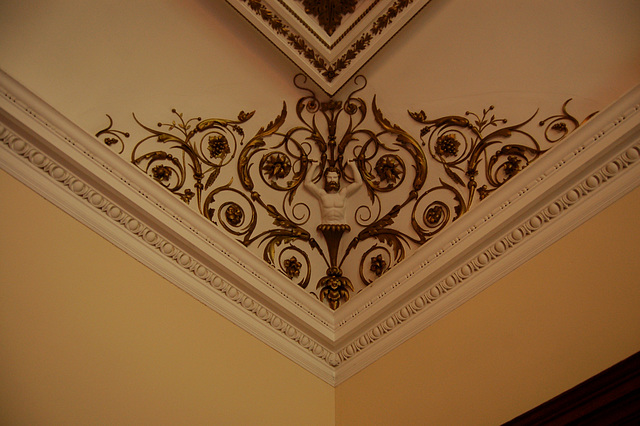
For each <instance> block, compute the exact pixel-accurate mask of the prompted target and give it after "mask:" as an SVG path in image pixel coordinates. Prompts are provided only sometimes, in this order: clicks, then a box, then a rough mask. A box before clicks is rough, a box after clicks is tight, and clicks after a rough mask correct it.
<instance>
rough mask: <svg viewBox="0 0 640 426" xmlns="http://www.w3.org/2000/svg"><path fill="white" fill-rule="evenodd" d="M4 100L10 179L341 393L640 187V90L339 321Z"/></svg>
mask: <svg viewBox="0 0 640 426" xmlns="http://www.w3.org/2000/svg"><path fill="white" fill-rule="evenodd" d="M0 90H1V94H2V96H1V98H0V141H1V143H0V146H1V147H2V149H1V150H0V164H1V165H2V168H3V169H4V170H6V171H7V172H9V173H10V174H12V175H13V176H15V177H16V178H18V179H19V180H21V181H22V182H23V183H25V184H26V185H28V186H29V187H31V188H32V189H34V190H35V191H36V192H38V193H40V194H41V195H43V196H44V197H45V198H47V199H49V200H50V201H52V202H53V203H54V204H56V205H57V206H59V207H60V208H62V209H63V210H64V211H66V212H67V213H69V214H71V215H72V216H73V217H75V218H76V219H78V220H79V221H81V222H82V223H84V224H86V225H87V226H89V227H90V228H91V229H93V230H95V231H96V232H98V233H99V234H100V235H102V236H104V237H105V238H107V239H108V240H109V241H111V242H113V243H114V244H116V245H117V246H118V247H120V248H121V249H123V250H124V251H126V252H127V253H129V254H130V255H132V256H133V257H135V258H136V259H138V260H139V261H141V262H142V263H144V264H145V265H147V266H148V267H150V268H151V269H153V270H154V271H156V272H158V273H159V274H160V275H162V276H163V277H165V278H167V279H168V280H169V281H171V282H172V283H174V284H175V285H177V286H179V287H180V288H182V289H184V290H185V291H187V292H188V293H189V294H191V295H193V296H194V297H196V298H197V299H198V300H200V301H202V302H203V303H205V304H206V305H207V306H209V307H211V308H212V309H214V310H216V311H217V312H219V313H221V314H222V315H224V316H225V317H227V318H228V319H230V320H231V321H233V322H234V323H236V324H237V325H239V326H240V327H242V328H244V329H245V330H247V331H249V332H250V333H252V334H253V335H255V336H256V337H258V338H259V339H261V340H262V341H264V342H265V343H267V344H269V345H270V346H272V347H274V348H275V349H276V350H278V351H280V352H281V353H283V354H284V355H286V356H287V357H289V358H290V359H292V360H293V361H295V362H297V363H298V364H300V365H301V366H303V367H304V368H306V369H308V370H309V371H311V372H312V373H313V374H315V375H317V376H318V377H320V378H322V379H323V380H325V381H327V382H328V383H330V384H333V385H336V384H338V383H340V382H342V381H344V380H345V379H347V378H348V377H350V376H351V375H353V374H355V373H356V372H357V371H359V370H361V369H362V368H364V367H366V366H367V365H369V364H370V363H371V362H373V361H375V360H376V359H378V358H379V357H380V356H382V355H383V354H385V353H387V352H388V351H390V350H392V349H393V348H394V347H396V346H397V345H399V344H400V343H401V342H403V341H404V340H406V339H407V338H409V337H411V336H413V335H415V334H416V333H418V332H419V331H420V330H422V329H424V328H425V327H426V326H428V325H429V324H431V323H433V322H434V321H436V320H437V319H439V318H441V317H442V316H444V315H446V314H447V313H448V312H450V311H451V310H452V309H455V307H457V306H459V305H460V304H462V303H464V301H466V300H468V299H469V298H471V297H473V296H474V295H475V294H477V293H478V292H480V291H482V290H483V289H484V288H486V287H487V286H489V285H491V284H492V283H494V282H495V281H496V280H498V279H499V278H500V277H502V276H504V275H505V274H507V273H508V272H509V271H511V270H513V269H514V268H516V267H517V266H519V265H520V264H522V263H523V262H525V261H526V260H528V259H529V258H531V257H532V256H533V255H535V254H536V253H538V252H540V251H541V250H543V249H544V248H545V247H547V246H548V245H550V244H552V243H553V242H554V241H556V240H557V239H559V238H561V237H562V236H563V235H565V234H566V233H568V232H569V231H571V230H572V229H574V228H575V227H577V226H578V225H579V224H581V223H582V222H584V221H585V220H587V219H588V218H589V217H591V216H593V215H594V214H596V213H597V212H599V211H600V210H602V209H603V208H604V207H606V206H608V205H609V204H611V203H612V202H614V201H615V200H617V199H618V198H620V197H621V196H623V195H624V194H626V193H627V192H629V191H630V190H632V189H633V188H634V187H636V186H638V184H639V183H640V168H639V167H638V163H639V161H638V160H639V159H640V114H638V110H639V109H640V87H636V88H635V89H633V90H632V91H630V92H629V93H628V94H627V95H625V96H623V97H622V98H620V99H619V100H618V101H617V102H615V103H614V104H613V105H611V106H609V107H608V108H607V109H605V110H604V111H601V112H600V113H599V114H598V115H596V116H595V117H593V118H592V119H591V120H589V122H587V123H586V124H584V125H583V126H581V127H580V128H578V129H577V130H576V131H575V132H574V133H572V134H571V135H570V136H569V137H567V139H566V140H564V141H563V142H562V143H561V144H559V145H558V146H555V147H554V148H553V149H552V150H550V151H549V152H548V153H546V154H545V155H544V156H543V157H541V158H540V159H539V160H537V161H536V162H535V163H534V164H532V165H531V166H529V167H528V168H526V169H525V170H523V171H522V172H521V173H519V174H518V175H517V176H515V177H514V178H513V179H512V180H511V181H510V182H508V183H507V184H505V185H504V186H503V187H501V188H500V191H499V192H497V193H496V194H493V195H492V196H491V197H488V198H487V199H486V200H483V202H482V203H481V204H479V205H478V206H477V207H476V208H475V209H474V210H472V211H470V212H469V213H467V214H466V215H464V216H462V217H461V218H460V219H459V220H458V221H456V222H455V223H454V224H452V225H451V226H450V227H449V228H447V229H445V230H444V231H443V232H442V233H441V234H439V235H438V236H437V237H436V238H434V239H433V240H432V241H431V242H430V243H429V244H428V249H427V247H422V248H421V249H420V250H419V251H418V252H417V253H416V254H414V255H412V256H411V257H410V258H408V259H406V260H404V261H403V263H402V264H401V266H402V267H401V268H400V267H399V268H395V269H392V270H390V271H389V272H388V273H386V274H385V275H383V276H382V277H381V278H380V279H379V280H378V281H376V285H375V286H374V287H370V288H368V289H367V293H366V297H363V296H365V295H364V294H363V295H360V297H358V298H357V299H354V302H356V303H353V305H352V304H351V303H350V304H347V305H345V307H344V309H339V310H337V311H335V312H334V311H331V310H330V309H328V308H327V307H325V306H322V305H320V304H318V303H317V301H315V300H310V299H309V296H308V295H307V294H304V292H300V291H297V290H298V289H296V288H295V286H291V285H290V282H289V281H288V280H287V279H286V277H283V276H282V274H280V273H278V272H277V271H275V270H274V269H273V268H271V267H269V266H268V265H267V264H265V263H264V262H259V261H253V260H252V257H251V256H247V252H246V251H245V249H244V247H241V246H240V245H239V244H238V243H237V242H236V241H234V240H232V239H231V238H230V237H229V236H228V235H226V234H224V233H222V232H220V231H219V230H217V229H216V228H215V227H212V226H208V225H209V224H208V222H207V221H206V219H204V218H203V217H202V216H201V215H198V214H197V213H196V212H194V211H193V210H191V209H189V208H188V207H187V206H185V205H184V203H182V202H180V201H179V200H176V199H175V198H174V197H172V196H171V194H170V193H168V192H167V191H166V190H164V188H162V187H160V186H159V185H157V183H155V182H154V181H153V180H151V179H149V178H148V177H147V176H145V175H144V174H142V173H140V172H139V171H138V170H136V169H135V168H134V167H132V166H131V165H129V164H128V163H127V162H125V161H123V160H122V159H121V158H119V157H118V156H117V154H115V153H114V152H112V151H111V150H110V149H109V148H107V147H106V146H104V145H103V144H101V143H99V142H98V141H97V140H96V139H95V138H94V137H92V136H90V135H88V134H87V133H85V132H84V131H83V130H81V129H80V128H78V127H77V126H75V125H74V124H73V123H71V122H70V121H69V120H67V119H66V118H65V117H63V116H62V115H60V114H59V113H58V112H56V111H55V110H54V109H53V108H51V107H50V106H49V105H47V104H45V103H44V102H43V101H42V100H40V99H38V98H37V97H36V96H35V95H33V94H32V93H30V92H29V91H28V90H27V89H26V88H24V87H22V86H21V85H19V84H18V83H17V82H16V81H14V80H13V79H11V78H10V77H9V76H7V75H6V74H4V73H2V74H0ZM254 260H255V259H254ZM400 284H402V285H400ZM310 302H313V303H310Z"/></svg>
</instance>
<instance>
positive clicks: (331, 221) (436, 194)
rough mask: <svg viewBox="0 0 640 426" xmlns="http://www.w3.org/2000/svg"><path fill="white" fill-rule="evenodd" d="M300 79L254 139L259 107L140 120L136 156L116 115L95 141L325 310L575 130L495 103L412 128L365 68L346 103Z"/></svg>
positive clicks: (421, 115) (570, 122)
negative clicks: (295, 95) (367, 96)
mask: <svg viewBox="0 0 640 426" xmlns="http://www.w3.org/2000/svg"><path fill="white" fill-rule="evenodd" d="M382 24H383V23H382ZM382 24H381V25H382ZM306 84H307V78H306V77H305V76H304V75H298V76H296V77H295V78H294V85H295V86H296V87H298V88H299V89H300V90H301V91H302V92H303V96H301V97H300V98H299V99H298V101H297V103H296V105H295V109H294V114H291V116H289V111H288V108H287V104H286V102H283V104H282V109H281V110H280V113H279V114H277V115H276V116H275V117H274V118H273V119H272V120H271V121H270V122H268V123H267V124H266V125H263V126H261V127H259V129H258V130H256V131H254V132H251V133H249V132H246V131H245V129H244V126H245V125H247V124H248V122H249V120H250V119H251V118H252V116H253V115H254V113H253V112H250V113H245V112H240V113H239V114H238V116H237V118H235V119H221V118H210V119H202V118H200V117H196V118H191V119H185V118H184V116H183V114H182V113H178V112H177V111H176V110H173V111H172V113H173V116H174V120H172V121H171V122H168V123H162V122H161V123H159V124H158V126H157V128H153V127H151V126H147V125H145V124H143V123H142V122H141V121H140V120H138V118H137V117H135V115H134V120H135V121H136V123H138V125H139V126H140V128H141V129H143V131H144V132H146V134H145V135H144V136H143V137H142V138H141V139H140V140H139V141H138V142H137V143H136V144H134V145H133V147H132V148H131V151H130V153H129V154H127V153H125V152H124V147H125V146H126V144H125V139H126V138H127V137H128V135H129V134H128V133H126V132H122V131H119V130H115V129H113V121H112V120H111V118H110V117H109V125H108V126H107V128H105V129H104V130H101V131H100V132H98V133H97V134H96V136H98V137H105V138H107V139H108V141H107V139H105V140H104V141H103V142H105V143H107V144H108V145H109V143H110V142H111V139H109V138H112V139H114V140H116V141H117V143H116V142H114V143H111V145H110V146H111V147H112V148H113V149H114V150H118V151H120V153H122V155H130V160H131V162H132V163H133V164H134V165H135V166H137V167H138V168H139V169H140V170H142V171H143V172H144V173H146V174H148V175H149V176H150V177H151V178H152V179H154V180H155V181H156V182H158V183H159V184H160V185H162V186H163V187H165V188H166V189H167V190H168V191H170V192H172V193H173V194H175V195H176V196H177V197H179V198H180V199H181V200H183V201H184V202H187V203H190V204H192V205H193V206H194V208H197V209H198V211H199V212H200V213H201V214H202V215H203V216H204V217H206V218H207V219H208V220H209V221H211V223H212V224H213V225H214V226H218V227H219V228H220V229H222V230H223V231H225V232H227V233H228V234H229V235H232V236H233V237H234V238H236V239H237V240H238V241H239V242H240V243H241V244H243V245H244V246H246V247H247V248H249V249H251V250H253V251H254V252H256V253H257V254H259V255H260V256H261V257H262V259H263V260H264V261H265V262H267V263H268V264H270V265H272V266H273V267H274V268H275V269H276V270H279V271H280V272H281V273H282V274H283V275H284V276H286V277H287V278H288V279H290V280H291V281H292V283H293V284H294V285H297V286H299V287H301V288H303V289H306V291H307V292H308V293H309V294H311V295H314V296H315V297H317V298H318V299H319V300H320V301H321V302H323V303H326V304H327V305H328V306H329V308H331V309H337V308H338V307H340V306H341V304H342V303H345V302H347V301H348V300H349V299H350V296H351V294H352V293H354V292H356V291H359V290H361V289H362V288H364V287H365V286H367V285H370V284H372V283H373V282H374V281H375V280H376V279H377V278H379V277H380V276H382V275H384V274H385V273H386V272H387V271H388V270H389V269H391V268H393V267H395V266H396V265H397V264H398V263H399V262H402V261H403V260H404V259H405V258H406V257H407V256H408V254H409V253H410V252H411V250H414V249H415V248H417V247H419V246H421V245H423V244H426V243H427V242H428V241H430V240H431V239H432V238H433V237H434V236H435V235H437V234H438V233H440V232H441V231H442V230H443V229H445V228H446V227H447V226H449V225H450V224H451V223H452V222H453V221H455V220H457V219H458V218H459V217H461V216H462V215H464V214H465V213H466V212H467V211H469V209H471V208H472V207H473V205H475V204H476V203H478V202H480V201H481V200H482V199H484V198H485V197H487V196H489V195H490V194H491V193H492V192H494V191H496V190H497V189H498V188H499V187H500V186H502V185H504V184H505V183H506V182H507V181H510V180H511V179H513V178H514V177H515V176H517V175H518V174H519V173H520V171H522V170H523V169H524V168H526V167H527V166H528V165H529V164H531V163H532V162H533V161H535V160H536V159H537V158H539V156H540V155H542V154H543V153H544V152H545V151H546V150H547V149H549V148H550V147H551V146H552V145H553V144H555V143H558V142H559V141H560V140H562V139H563V138H564V137H566V135H567V134H569V133H570V132H571V131H572V130H574V129H575V128H577V127H578V126H579V125H580V122H579V121H578V120H577V119H576V118H574V117H573V116H571V115H570V114H569V113H568V112H567V104H568V101H567V102H565V103H564V105H563V106H562V108H561V113H560V114H557V115H553V116H550V117H548V118H546V119H542V120H540V121H538V124H539V126H538V129H537V130H538V132H542V135H541V136H540V135H536V128H535V126H533V127H534V128H533V129H531V127H532V126H531V123H533V119H534V117H535V116H536V115H537V112H536V113H535V114H533V115H532V116H531V117H530V118H529V119H527V120H525V121H522V122H520V123H517V124H512V125H509V124H507V120H506V119H504V118H499V117H496V115H495V114H494V112H493V111H494V107H493V106H490V107H488V108H485V109H483V111H482V113H479V114H476V113H474V112H469V111H467V112H465V113H464V114H463V115H449V116H442V117H436V118H429V117H427V114H426V113H425V112H424V111H419V112H409V116H410V117H411V118H412V119H413V121H414V122H415V123H417V125H418V126H420V127H419V128H417V129H416V130H415V131H414V130H407V129H405V128H402V127H400V126H399V125H397V124H395V123H394V122H393V121H392V120H391V119H390V118H388V117H387V116H386V115H385V114H384V113H383V111H382V109H381V108H380V107H379V106H378V103H377V100H376V97H375V96H373V98H372V100H371V102H370V103H368V102H366V101H365V100H364V99H363V98H362V97H360V96H359V95H358V93H359V92H360V91H362V90H364V89H365V87H366V85H367V81H366V79H365V78H364V77H363V76H358V77H356V78H355V79H354V86H355V89H354V91H353V92H351V93H350V94H348V95H347V96H346V98H345V99H343V100H339V99H333V98H330V99H321V98H319V97H318V96H317V95H316V94H315V93H314V91H313V90H311V89H309V88H308V87H307V86H306ZM589 117H590V116H589ZM589 117H587V119H588V118H589ZM291 120H293V121H295V124H293V125H287V122H288V121H291ZM246 134H249V135H251V134H252V135H253V136H245V135H246ZM358 194H360V195H358ZM309 195H312V196H314V197H315V200H314V199H312V198H309V197H308V196H309ZM305 197H306V198H305ZM274 200H276V202H274ZM308 200H311V201H308ZM312 281H313V282H314V283H315V284H316V285H315V286H311V287H309V283H311V282H312ZM314 290H315V291H314Z"/></svg>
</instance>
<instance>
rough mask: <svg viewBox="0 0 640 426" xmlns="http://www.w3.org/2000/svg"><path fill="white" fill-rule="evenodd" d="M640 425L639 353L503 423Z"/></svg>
mask: <svg viewBox="0 0 640 426" xmlns="http://www.w3.org/2000/svg"><path fill="white" fill-rule="evenodd" d="M568 424H571V425H598V426H600V425H611V424H615V425H639V424H640V352H638V353H636V354H635V355H632V356H630V357H629V358H627V359H625V360H623V361H621V362H619V363H618V364H616V365H614V366H613V367H611V368H608V369H606V370H604V371H603V372H602V373H600V374H597V375H595V376H593V377H592V378H590V379H588V380H586V381H584V382H582V383H580V384H579V385H577V386H575V387H574V388H571V389H569V390H568V391H566V392H564V393H561V394H560V395H558V396H556V397H555V398H553V399H550V400H549V401H547V402H545V403H543V404H541V405H539V406H537V407H536V408H534V409H532V410H530V411H527V412H526V413H524V414H522V415H520V416H518V417H516V418H515V419H513V420H511V421H509V422H507V423H505V425H508V426H525V425H526V426H529V425H568Z"/></svg>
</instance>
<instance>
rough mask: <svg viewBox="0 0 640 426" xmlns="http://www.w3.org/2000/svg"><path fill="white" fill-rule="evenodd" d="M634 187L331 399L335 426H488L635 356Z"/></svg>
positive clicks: (638, 295)
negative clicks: (335, 420) (333, 406)
mask: <svg viewBox="0 0 640 426" xmlns="http://www.w3.org/2000/svg"><path fill="white" fill-rule="evenodd" d="M638 212H640V189H636V190H635V191H634V192H632V193H631V194H629V195H627V196H626V197H625V198H623V199H622V200H620V201H618V202H617V203H616V204H614V205H613V206H611V207H609V208H608V209H606V210H605V211H603V212H602V213H600V214H599V215H597V216H596V217H595V218H593V219H591V220H590V221H588V222H587V223H585V224H584V225H582V226H581V227H579V228H578V229H577V230H575V231H573V232H572V233H570V234H569V235H568V236H566V237H565V238H563V239H562V240H560V241H559V242H557V243H556V244H554V245H553V246H551V247H550V248H549V249H547V250H546V251H544V252H542V253H541V254H539V255H538V256H536V257H535V258H533V259H532V260H530V261H529V262H527V263H526V264H524V265H523V266H522V267H520V268H519V269H517V270H516V271H514V272H512V273H511V274H509V275H508V276H506V277H505V278H504V279H502V280H501V281H499V282H497V283H496V284H494V285H493V286H491V287H489V289H487V290H485V291H484V292H483V293H481V294H480V295H478V296H476V297H475V298H473V299H472V300H470V301H469V302H467V303H466V304H464V305H462V306H461V307H460V308H458V309H456V310H455V311H454V312H452V313H451V314H449V315H448V316H446V317H445V318H444V319H441V320H440V321H438V322H437V323H435V324H434V325H432V326H431V327H429V328H427V329H426V330H424V331H423V332H422V333H420V334H418V335H417V336H416V337H414V338H412V339H410V340H408V341H407V342H406V343H404V344H403V345H401V346H400V347H398V348H396V349H395V350H394V351H392V352H391V353H389V354H388V355H387V356H385V357H383V358H381V359H380V360H378V361H377V362H376V363H374V364H372V365H371V366H369V367H368V368H366V369H365V370H363V371H362V372H360V373H358V374H357V375H355V376H354V377H352V378H351V379H349V380H347V381H346V382H345V383H343V384H341V385H340V386H338V387H337V389H336V419H337V424H338V425H359V424H366V425H427V424H428V425H496V424H501V423H503V422H505V421H508V420H510V419H512V418H513V417H515V416H517V415H519V414H522V413H523V412H525V411H527V410H529V409H531V408H533V407H535V406H537V405H539V404H541V403H542V402H544V401H546V400H548V399H550V398H552V397H553V396H555V395H557V394H559V393H561V392H563V391H565V390H567V389H569V388H571V387H573V386H575V385H576V384H578V383H580V382H582V381H583V380H585V379H587V378H589V377H591V376H592V375H594V374H597V373H598V372H600V371H602V370H604V369H605V368H607V367H609V366H611V365H613V364H615V363H617V362H619V361H621V360H622V359H624V358H626V357H627V356H630V355H632V354H634V353H635V352H637V351H640V282H639V281H640V280H639V278H638V259H640V220H638Z"/></svg>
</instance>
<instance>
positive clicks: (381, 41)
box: [227, 0, 430, 96]
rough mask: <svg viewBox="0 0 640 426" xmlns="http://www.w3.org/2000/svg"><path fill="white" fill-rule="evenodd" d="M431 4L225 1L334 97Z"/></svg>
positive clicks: (420, 0)
mask: <svg viewBox="0 0 640 426" xmlns="http://www.w3.org/2000/svg"><path fill="white" fill-rule="evenodd" d="M429 1H430V0H374V1H362V0H360V1H356V0H350V1H345V0H342V1H337V0H324V1H306V0H227V2H228V3H229V4H230V5H231V6H233V7H234V8H235V9H236V10H237V11H238V12H240V13H241V14H242V15H243V16H244V17H245V18H246V19H247V20H248V21H249V22H250V23H251V24H252V25H253V26H254V27H256V28H257V29H258V30H259V31H260V32H261V33H262V34H263V35H264V36H265V37H266V38H267V39H268V40H270V41H271V42H272V43H273V44H274V45H275V46H276V47H277V48H278V49H279V50H280V51H282V53H284V54H285V55H286V56H287V57H288V58H289V59H291V60H292V61H293V62H294V63H295V64H296V65H297V66H298V67H300V69H301V70H302V71H303V72H304V73H305V74H307V75H308V76H309V77H311V79H312V80H313V81H314V82H315V83H316V84H317V85H318V86H320V88H321V89H322V90H324V91H325V92H326V93H327V94H329V95H331V96H332V95H334V94H335V93H336V92H337V91H338V90H339V89H340V88H341V87H342V86H343V85H344V84H345V83H346V82H347V81H349V80H350V79H351V78H352V77H353V76H354V75H355V73H356V72H358V70H359V69H360V68H361V67H362V66H363V65H364V64H365V63H367V61H368V60H369V59H371V58H372V57H373V56H374V55H375V54H376V53H377V52H378V50H380V49H381V48H382V47H383V46H384V45H385V44H386V43H387V42H388V41H389V40H390V39H391V38H392V37H393V36H394V35H395V34H396V33H397V32H398V31H400V30H401V29H402V28H403V27H404V25H405V24H406V23H407V22H409V21H410V20H411V18H413V17H414V16H415V15H416V14H417V13H418V12H419V11H420V10H422V8H423V7H424V6H426V5H427V3H429Z"/></svg>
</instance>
